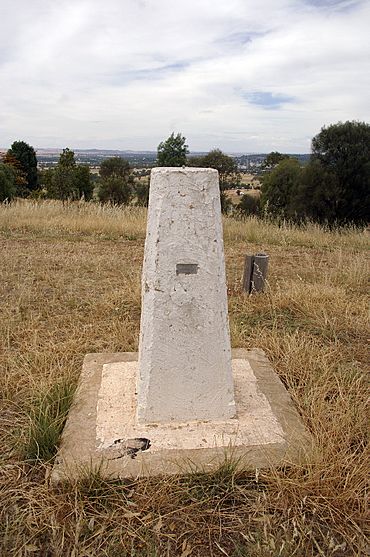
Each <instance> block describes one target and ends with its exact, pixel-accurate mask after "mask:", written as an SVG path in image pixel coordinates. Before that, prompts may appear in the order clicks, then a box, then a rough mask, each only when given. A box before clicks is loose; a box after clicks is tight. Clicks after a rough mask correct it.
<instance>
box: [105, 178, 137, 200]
mask: <svg viewBox="0 0 370 557" xmlns="http://www.w3.org/2000/svg"><path fill="white" fill-rule="evenodd" d="M98 197H99V200H100V201H101V202H102V203H113V204H114V205H127V204H128V203H129V201H130V199H131V197H132V183H131V182H127V181H126V182H125V181H124V180H123V179H122V178H120V177H118V176H110V177H109V178H105V179H104V180H102V182H101V183H100V185H99V190H98Z"/></svg>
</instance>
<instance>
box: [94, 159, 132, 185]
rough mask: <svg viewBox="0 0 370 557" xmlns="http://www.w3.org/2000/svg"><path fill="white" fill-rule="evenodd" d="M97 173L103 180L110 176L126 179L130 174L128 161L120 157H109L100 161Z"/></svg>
mask: <svg viewBox="0 0 370 557" xmlns="http://www.w3.org/2000/svg"><path fill="white" fill-rule="evenodd" d="M99 175H100V177H101V178H102V179H103V180H104V179H105V178H111V177H112V176H115V177H116V178H124V179H125V180H127V179H128V177H129V176H131V167H130V163H129V162H128V161H127V160H126V159H123V158H121V157H109V158H108V159H105V160H104V161H103V162H102V163H101V165H100V169H99Z"/></svg>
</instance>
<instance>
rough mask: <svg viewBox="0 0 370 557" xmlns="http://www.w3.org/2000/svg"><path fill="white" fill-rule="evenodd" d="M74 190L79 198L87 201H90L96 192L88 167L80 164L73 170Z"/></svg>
mask: <svg viewBox="0 0 370 557" xmlns="http://www.w3.org/2000/svg"><path fill="white" fill-rule="evenodd" d="M73 182H74V184H73V189H74V191H75V192H76V193H77V195H78V198H79V199H81V198H82V197H83V198H84V199H85V201H90V199H91V198H92V194H93V191H94V185H93V183H92V180H91V173H90V169H89V167H88V166H86V165H83V164H78V165H76V167H75V168H74V170H73Z"/></svg>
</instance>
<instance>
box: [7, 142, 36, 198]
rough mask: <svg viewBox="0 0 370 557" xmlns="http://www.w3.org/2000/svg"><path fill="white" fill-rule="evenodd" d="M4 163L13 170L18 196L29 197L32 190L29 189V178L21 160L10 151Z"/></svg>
mask: <svg viewBox="0 0 370 557" xmlns="http://www.w3.org/2000/svg"><path fill="white" fill-rule="evenodd" d="M3 163H4V164H6V165H8V166H10V167H11V168H12V169H13V172H14V174H15V182H16V186H17V191H16V195H18V196H19V197H27V195H29V192H30V190H29V189H28V184H27V178H26V175H25V173H24V171H23V167H22V165H21V163H20V162H19V160H18V159H16V158H15V156H14V155H13V154H12V152H11V151H10V150H8V152H7V153H6V155H5V157H4V158H3Z"/></svg>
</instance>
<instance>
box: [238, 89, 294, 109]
mask: <svg viewBox="0 0 370 557" xmlns="http://www.w3.org/2000/svg"><path fill="white" fill-rule="evenodd" d="M243 97H244V98H245V99H246V100H247V101H248V102H249V103H251V104H255V105H257V106H262V107H263V108H280V106H281V105H283V104H286V103H290V102H293V101H294V98H293V97H289V96H288V95H282V94H280V93H270V92H269V91H255V92H254V93H244V94H243Z"/></svg>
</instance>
